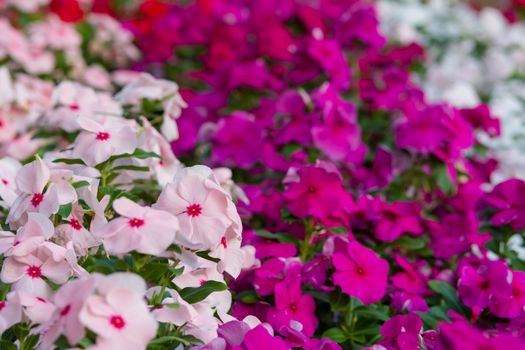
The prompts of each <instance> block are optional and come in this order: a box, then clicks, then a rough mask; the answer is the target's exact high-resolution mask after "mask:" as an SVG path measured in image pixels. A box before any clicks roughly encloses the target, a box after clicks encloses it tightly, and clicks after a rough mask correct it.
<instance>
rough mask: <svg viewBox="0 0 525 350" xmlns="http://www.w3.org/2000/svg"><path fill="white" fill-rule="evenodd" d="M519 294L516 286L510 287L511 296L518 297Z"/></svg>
mask: <svg viewBox="0 0 525 350" xmlns="http://www.w3.org/2000/svg"><path fill="white" fill-rule="evenodd" d="M520 295H521V292H520V290H519V289H518V288H512V296H514V297H519V296H520Z"/></svg>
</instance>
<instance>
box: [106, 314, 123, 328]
mask: <svg viewBox="0 0 525 350" xmlns="http://www.w3.org/2000/svg"><path fill="white" fill-rule="evenodd" d="M109 323H110V324H111V325H112V326H113V327H115V328H116V329H122V328H124V327H125V326H126V322H125V321H124V319H123V318H122V316H120V315H115V316H111V318H110V319H109Z"/></svg>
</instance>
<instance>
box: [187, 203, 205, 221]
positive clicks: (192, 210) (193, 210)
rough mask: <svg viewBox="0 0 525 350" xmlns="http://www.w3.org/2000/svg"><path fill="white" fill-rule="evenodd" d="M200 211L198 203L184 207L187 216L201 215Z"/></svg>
mask: <svg viewBox="0 0 525 350" xmlns="http://www.w3.org/2000/svg"><path fill="white" fill-rule="evenodd" d="M201 213H202V207H201V206H200V204H197V203H195V204H192V205H188V206H187V207H186V214H187V215H188V216H191V217H192V218H194V217H196V216H199V215H201Z"/></svg>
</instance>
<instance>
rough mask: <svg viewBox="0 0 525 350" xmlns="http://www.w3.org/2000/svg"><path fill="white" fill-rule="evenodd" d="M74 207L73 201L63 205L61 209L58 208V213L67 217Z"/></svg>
mask: <svg viewBox="0 0 525 350" xmlns="http://www.w3.org/2000/svg"><path fill="white" fill-rule="evenodd" d="M72 209H73V205H72V204H71V203H68V204H64V205H61V206H60V209H58V215H60V216H61V217H63V218H67V217H68V216H69V214H71V210H72Z"/></svg>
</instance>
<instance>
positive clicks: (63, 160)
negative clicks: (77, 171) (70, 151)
mask: <svg viewBox="0 0 525 350" xmlns="http://www.w3.org/2000/svg"><path fill="white" fill-rule="evenodd" d="M53 163H65V164H81V165H86V163H84V161H83V160H82V159H75V158H72V159H70V158H58V159H55V160H54V161H53Z"/></svg>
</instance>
